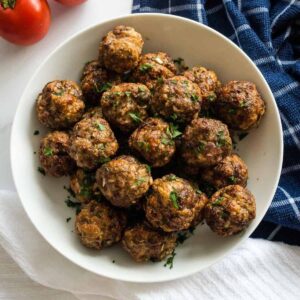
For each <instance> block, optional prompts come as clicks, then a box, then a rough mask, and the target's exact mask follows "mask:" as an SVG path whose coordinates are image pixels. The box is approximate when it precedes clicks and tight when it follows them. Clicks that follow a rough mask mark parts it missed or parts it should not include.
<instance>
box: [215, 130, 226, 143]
mask: <svg viewBox="0 0 300 300" xmlns="http://www.w3.org/2000/svg"><path fill="white" fill-rule="evenodd" d="M225 145H226V140H225V137H224V131H223V130H221V131H219V132H218V133H217V143H216V146H217V147H222V146H225Z"/></svg>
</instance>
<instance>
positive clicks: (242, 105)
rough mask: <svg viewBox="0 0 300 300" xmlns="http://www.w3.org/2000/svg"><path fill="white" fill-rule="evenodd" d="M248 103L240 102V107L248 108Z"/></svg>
mask: <svg viewBox="0 0 300 300" xmlns="http://www.w3.org/2000/svg"><path fill="white" fill-rule="evenodd" d="M248 106H249V103H248V102H247V101H246V100H243V101H242V102H240V107H248Z"/></svg>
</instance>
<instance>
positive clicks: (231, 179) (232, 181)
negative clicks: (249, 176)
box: [228, 176, 237, 183]
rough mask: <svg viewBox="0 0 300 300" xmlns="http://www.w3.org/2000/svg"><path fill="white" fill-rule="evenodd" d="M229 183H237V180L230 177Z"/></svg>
mask: <svg viewBox="0 0 300 300" xmlns="http://www.w3.org/2000/svg"><path fill="white" fill-rule="evenodd" d="M228 181H229V182H230V183H236V181H237V178H236V177H234V176H230V177H228Z"/></svg>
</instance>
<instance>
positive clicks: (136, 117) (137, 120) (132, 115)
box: [129, 113, 142, 123]
mask: <svg viewBox="0 0 300 300" xmlns="http://www.w3.org/2000/svg"><path fill="white" fill-rule="evenodd" d="M129 116H130V118H131V119H132V120H133V121H134V122H135V123H141V122H142V119H141V118H140V116H139V114H138V113H129Z"/></svg>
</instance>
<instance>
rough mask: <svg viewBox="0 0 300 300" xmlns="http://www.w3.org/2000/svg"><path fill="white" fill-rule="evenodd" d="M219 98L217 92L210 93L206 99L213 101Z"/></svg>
mask: <svg viewBox="0 0 300 300" xmlns="http://www.w3.org/2000/svg"><path fill="white" fill-rule="evenodd" d="M216 98H217V96H216V94H210V95H208V96H207V97H206V99H207V100H208V101H209V102H213V101H215V100H216Z"/></svg>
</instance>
